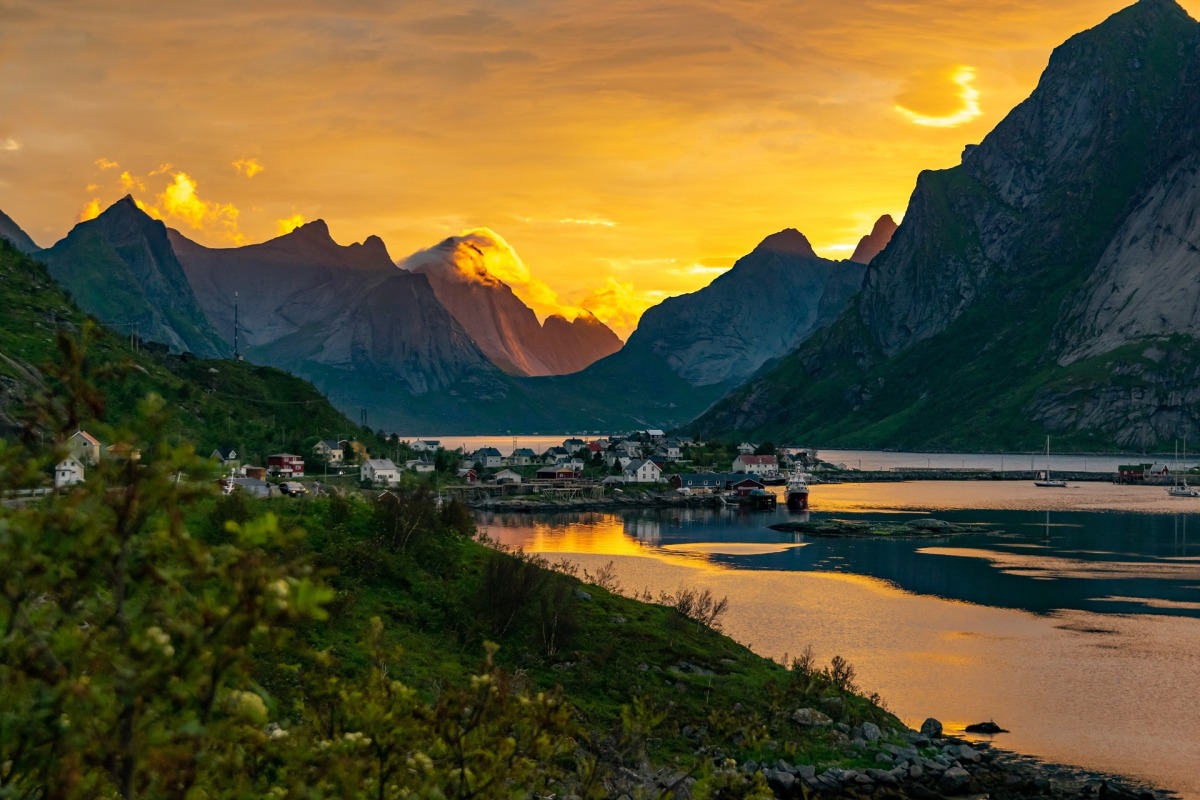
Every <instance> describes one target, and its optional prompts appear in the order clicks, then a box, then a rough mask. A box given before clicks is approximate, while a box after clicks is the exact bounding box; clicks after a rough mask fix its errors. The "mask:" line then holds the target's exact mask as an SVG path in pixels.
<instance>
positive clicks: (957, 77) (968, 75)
mask: <svg viewBox="0 0 1200 800" xmlns="http://www.w3.org/2000/svg"><path fill="white" fill-rule="evenodd" d="M974 80H975V68H974V67H966V66H961V67H957V68H956V69H955V71H954V72H953V74H952V75H951V76H950V81H951V82H952V83H954V84H956V85H957V86H958V90H959V91H958V100H959V103H960V106H959V108H958V110H956V111H954V112H953V113H951V114H945V115H929V114H922V113H919V112H917V111H913V110H911V109H909V108H907V107H905V106H904V105H901V103H900V102H897V103H896V106H895V108H896V111H898V112H900V113H901V114H903V115H904V116H905V117H907V118H908V120H909V122H912V123H913V124H914V125H924V126H927V127H931V128H954V127H957V126H959V125H962V124H964V123H967V122H970V121H971V120H973V119H975V118H977V117H979V116H980V115H981V114H982V113H983V111H982V110H981V109H980V107H979V90H978V89H976V88H975V87H974V86H972V85H971V84H972V82H973V81H974ZM910 94H911V93H910ZM900 99H901V100H904V98H903V97H902V98H900Z"/></svg>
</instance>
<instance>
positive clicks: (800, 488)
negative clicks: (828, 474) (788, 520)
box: [786, 472, 808, 511]
mask: <svg viewBox="0 0 1200 800" xmlns="http://www.w3.org/2000/svg"><path fill="white" fill-rule="evenodd" d="M786 495H787V507H788V508H790V509H792V510H793V511H803V510H804V509H806V508H808V475H807V474H805V473H803V472H793V473H792V476H791V477H790V478H788V483H787V491H786Z"/></svg>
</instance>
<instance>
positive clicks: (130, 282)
mask: <svg viewBox="0 0 1200 800" xmlns="http://www.w3.org/2000/svg"><path fill="white" fill-rule="evenodd" d="M35 255H36V257H37V259H38V260H39V261H42V262H43V263H44V264H46V267H47V269H48V270H49V272H50V275H51V276H52V277H53V278H54V279H55V280H56V281H58V283H59V284H60V285H62V286H63V287H65V288H66V289H68V290H69V291H70V292H71V294H72V295H73V296H74V298H75V301H76V302H77V303H78V304H79V307H80V308H82V309H83V310H84V311H87V312H88V313H89V314H94V315H95V316H96V317H97V318H98V319H100V320H101V321H102V322H104V323H106V324H109V325H112V326H113V327H114V328H115V329H116V330H117V331H119V332H121V333H130V332H133V331H136V332H137V333H138V334H140V335H141V337H142V338H143V339H148V340H151V341H156V342H161V343H163V344H166V345H168V346H170V347H171V348H173V349H175V350H178V351H189V352H192V353H194V354H196V355H198V356H204V357H220V356H224V355H227V354H228V353H229V352H230V348H229V346H228V345H227V344H226V343H225V342H224V341H223V340H222V339H221V337H220V336H219V335H218V334H217V332H216V331H215V330H214V329H213V327H212V325H211V324H210V323H209V321H208V319H207V318H206V317H205V316H204V312H203V311H201V309H200V305H199V303H198V302H197V299H196V296H195V294H194V293H193V292H192V289H191V287H190V286H189V285H188V282H187V278H186V277H185V276H184V274H183V267H182V266H180V264H179V260H178V259H177V258H176V257H175V253H174V251H173V250H172V249H171V245H170V243H169V242H168V240H167V229H166V226H165V225H163V224H162V223H161V222H159V221H158V220H155V219H151V218H150V217H149V216H147V215H146V214H145V212H143V211H142V210H141V209H139V208H138V207H137V206H136V205H135V204H134V202H133V199H132V198H131V197H128V196H126V197H125V198H123V199H122V200H119V201H117V202H116V203H114V204H113V205H112V206H110V207H109V208H108V209H107V210H105V211H104V213H102V214H101V215H100V216H98V217H97V218H96V219H93V220H89V221H87V222H81V223H79V224H78V225H76V226H75V227H74V228H73V229H72V230H71V232H70V233H69V234H67V236H66V238H65V239H63V240H62V241H60V242H58V243H57V244H55V245H54V246H53V247H51V248H49V249H48V250H43V251H41V252H39V253H36V254H35Z"/></svg>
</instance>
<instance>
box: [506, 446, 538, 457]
mask: <svg viewBox="0 0 1200 800" xmlns="http://www.w3.org/2000/svg"><path fill="white" fill-rule="evenodd" d="M512 454H513V455H514V456H527V457H529V458H533V457H534V456H536V455H537V453H535V452H533V449H532V448H529V447H518V448H517V449H516V450H513V452H512Z"/></svg>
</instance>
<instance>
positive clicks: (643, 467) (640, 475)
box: [625, 460, 662, 483]
mask: <svg viewBox="0 0 1200 800" xmlns="http://www.w3.org/2000/svg"><path fill="white" fill-rule="evenodd" d="M661 479H662V469H661V468H660V467H659V466H658V464H655V463H654V462H653V461H646V460H642V461H631V462H630V463H629V466H627V467H625V480H626V481H628V482H629V483H658V482H659V480H661Z"/></svg>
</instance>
